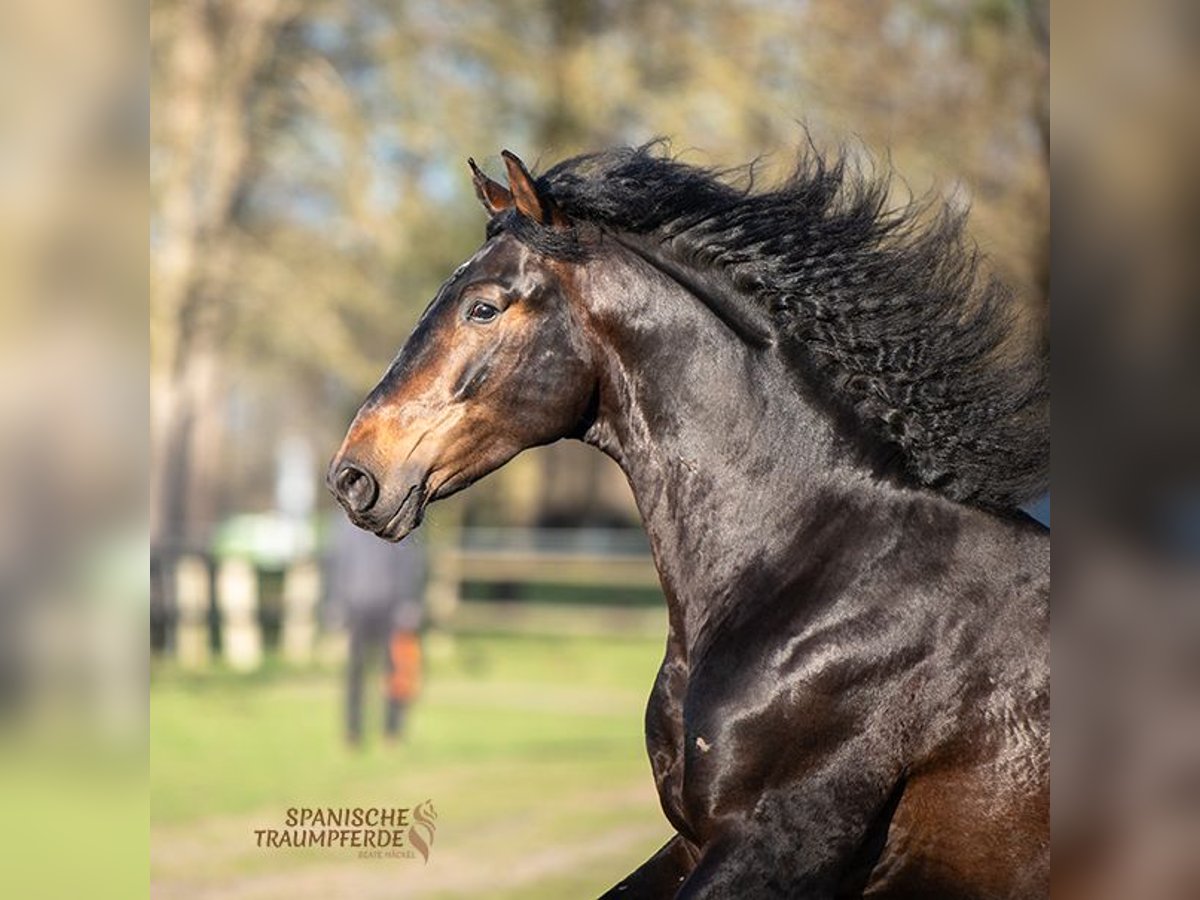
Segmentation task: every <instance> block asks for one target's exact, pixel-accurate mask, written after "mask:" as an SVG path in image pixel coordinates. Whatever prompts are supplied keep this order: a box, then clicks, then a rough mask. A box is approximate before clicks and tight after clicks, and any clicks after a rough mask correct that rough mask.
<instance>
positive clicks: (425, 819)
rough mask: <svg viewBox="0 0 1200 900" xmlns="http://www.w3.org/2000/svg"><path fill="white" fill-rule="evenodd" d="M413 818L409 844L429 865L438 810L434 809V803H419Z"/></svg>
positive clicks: (409, 830)
mask: <svg viewBox="0 0 1200 900" xmlns="http://www.w3.org/2000/svg"><path fill="white" fill-rule="evenodd" d="M412 817H413V823H412V825H411V826H409V829H408V842H409V843H410V844H411V845H412V846H413V849H414V850H416V851H417V852H418V853H420V854H421V858H422V859H424V860H425V862H426V864H428V863H429V848H430V847H432V846H433V836H434V834H435V833H436V832H437V810H435V809H434V808H433V801H432V800H426V801H425V802H424V803H418V804H417V806H416V807H415V808H414V809H413V815H412Z"/></svg>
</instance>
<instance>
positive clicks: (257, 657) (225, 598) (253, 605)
mask: <svg viewBox="0 0 1200 900" xmlns="http://www.w3.org/2000/svg"><path fill="white" fill-rule="evenodd" d="M217 606H218V608H219V609H220V610H221V616H222V619H223V622H222V625H223V630H222V634H223V640H222V644H223V646H224V650H225V661H226V662H228V663H229V665H230V667H231V668H234V669H237V670H239V671H242V672H245V671H249V670H251V669H256V668H258V667H259V665H261V664H262V630H261V628H260V627H259V622H258V575H257V573H256V572H255V571H254V567H253V566H252V565H251V564H250V563H249V562H247V561H246V560H244V559H229V560H226V561H225V562H223V563H221V568H220V571H219V573H218V575H217Z"/></svg>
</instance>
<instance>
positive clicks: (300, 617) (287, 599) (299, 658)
mask: <svg viewBox="0 0 1200 900" xmlns="http://www.w3.org/2000/svg"><path fill="white" fill-rule="evenodd" d="M320 599H321V571H320V568H319V567H318V566H317V564H316V563H315V562H313V561H312V560H302V561H299V562H295V563H292V565H290V566H288V568H287V571H286V572H284V573H283V655H284V658H285V659H286V660H287V661H288V662H292V663H298V664H301V665H303V664H305V663H309V662H311V661H312V656H313V648H314V646H315V645H316V641H317V617H316V610H317V603H318V602H319V601H320Z"/></svg>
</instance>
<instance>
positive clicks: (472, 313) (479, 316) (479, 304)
mask: <svg viewBox="0 0 1200 900" xmlns="http://www.w3.org/2000/svg"><path fill="white" fill-rule="evenodd" d="M498 315H500V310H498V309H496V307H494V306H492V304H490V303H484V302H483V301H482V300H476V301H475V302H474V303H472V304H471V309H470V310H469V311H468V312H467V318H468V319H470V320H471V321H472V322H490V321H492V319H494V318H496V316H498Z"/></svg>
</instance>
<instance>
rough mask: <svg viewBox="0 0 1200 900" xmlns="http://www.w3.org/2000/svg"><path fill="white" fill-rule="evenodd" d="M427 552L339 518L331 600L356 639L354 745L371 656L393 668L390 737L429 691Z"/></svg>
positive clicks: (351, 713) (349, 690) (388, 686)
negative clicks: (425, 685)
mask: <svg viewBox="0 0 1200 900" xmlns="http://www.w3.org/2000/svg"><path fill="white" fill-rule="evenodd" d="M425 574H426V567H425V550H424V547H423V546H422V545H421V543H420V542H419V541H417V540H413V538H412V537H409V538H408V539H407V540H405V541H404V542H403V543H401V544H390V543H388V542H386V541H383V540H380V539H379V538H378V537H375V536H374V535H372V534H368V533H367V532H365V531H362V530H360V529H359V528H357V527H355V526H354V525H352V524H351V523H350V522H349V520H348V519H346V518H345V517H341V516H339V517H338V524H337V527H336V530H335V532H334V536H333V545H332V547H331V555H330V571H329V599H330V602H331V604H332V605H333V607H334V608H335V609H336V610H338V611H339V612H340V617H341V621H342V623H343V624H344V625H345V627H346V630H347V631H348V632H349V636H350V646H349V654H348V658H347V663H346V740H347V741H348V742H349V743H350V744H351V745H353V746H358V745H360V744H361V743H362V731H363V718H362V707H363V676H364V674H365V672H366V669H367V667H368V665H369V658H370V657H372V656H374V655H376V654H381V655H382V656H383V659H384V668H385V679H384V686H385V697H386V702H385V708H384V735H385V736H386V737H387V738H388V739H389V740H395V739H397V738H399V737H400V736H401V734H402V733H403V730H404V721H405V717H406V714H407V712H408V707H409V705H410V704H411V703H412V702H413V700H415V699H416V697H417V694H418V692H419V691H420V687H421V639H420V630H421V625H422V620H423V617H424V615H423V614H424V607H423V599H422V598H423V597H424V594H425Z"/></svg>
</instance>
